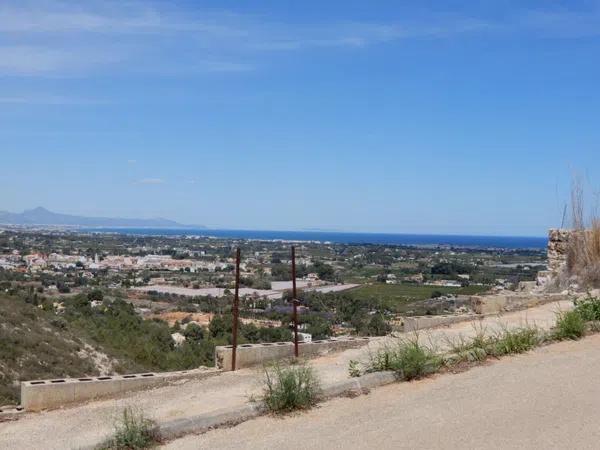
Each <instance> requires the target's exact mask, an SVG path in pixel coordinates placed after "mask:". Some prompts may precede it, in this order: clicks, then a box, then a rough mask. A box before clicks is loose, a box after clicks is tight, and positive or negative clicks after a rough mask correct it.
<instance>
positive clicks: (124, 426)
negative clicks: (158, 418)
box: [101, 408, 158, 450]
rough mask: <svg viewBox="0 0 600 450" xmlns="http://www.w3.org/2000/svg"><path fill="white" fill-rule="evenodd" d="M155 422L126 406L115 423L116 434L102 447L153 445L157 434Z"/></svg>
mask: <svg viewBox="0 0 600 450" xmlns="http://www.w3.org/2000/svg"><path fill="white" fill-rule="evenodd" d="M153 426H154V423H153V422H152V421H150V420H148V419H146V418H145V417H144V415H143V414H142V413H141V412H136V411H134V410H133V409H132V408H125V409H124V410H123V415H122V417H120V419H119V420H118V421H117V423H116V424H115V435H114V436H113V437H112V438H111V439H110V440H109V441H108V442H106V443H105V444H104V445H103V446H102V447H101V448H102V449H103V450H138V449H147V448H151V447H153V446H154V445H155V444H156V443H157V441H158V440H157V436H156V433H155V432H154V429H153Z"/></svg>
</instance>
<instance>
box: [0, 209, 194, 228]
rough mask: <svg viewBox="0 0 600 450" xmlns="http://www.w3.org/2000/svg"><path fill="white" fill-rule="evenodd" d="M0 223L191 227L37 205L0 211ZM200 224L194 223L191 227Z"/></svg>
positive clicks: (158, 220)
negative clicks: (62, 212)
mask: <svg viewBox="0 0 600 450" xmlns="http://www.w3.org/2000/svg"><path fill="white" fill-rule="evenodd" d="M0 224H6V225H57V226H72V227H145V228H191V227H192V226H191V225H182V224H180V223H177V222H175V221H173V220H168V219H162V218H156V219H121V218H110V217H85V216H75V215H71V214H60V213H55V212H52V211H48V210H47V209H46V208H42V207H38V208H34V209H28V210H25V211H23V212H22V213H11V212H8V211H0ZM200 227H201V226H198V225H194V226H193V228H200Z"/></svg>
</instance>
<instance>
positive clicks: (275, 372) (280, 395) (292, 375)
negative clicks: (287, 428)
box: [263, 364, 320, 413]
mask: <svg viewBox="0 0 600 450" xmlns="http://www.w3.org/2000/svg"><path fill="white" fill-rule="evenodd" d="M319 392H320V383H319V380H318V379H317V375H316V373H315V371H314V370H313V369H312V367H309V366H305V365H290V366H286V367H283V366H281V365H279V364H275V365H273V366H272V367H268V368H265V391H264V397H263V400H264V402H265V405H266V406H267V408H269V410H270V411H271V412H275V413H282V412H288V411H292V410H295V409H306V408H310V407H311V406H313V405H314V404H315V403H316V402H317V396H318V395H319Z"/></svg>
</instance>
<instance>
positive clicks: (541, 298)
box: [471, 294, 569, 314]
mask: <svg viewBox="0 0 600 450" xmlns="http://www.w3.org/2000/svg"><path fill="white" fill-rule="evenodd" d="M568 299H569V296H568V295H567V294H521V295H519V294H516V295H515V294H498V295H474V296H473V297H471V307H472V308H473V311H475V313H477V314H498V313H501V312H504V311H516V310H519V309H525V308H531V307H533V306H536V305H541V304H544V303H551V302H558V301H561V300H568Z"/></svg>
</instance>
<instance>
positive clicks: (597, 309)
mask: <svg viewBox="0 0 600 450" xmlns="http://www.w3.org/2000/svg"><path fill="white" fill-rule="evenodd" d="M575 311H577V312H578V313H579V315H580V316H581V318H582V319H583V320H585V321H586V322H595V321H600V298H598V297H588V298H585V299H583V300H575Z"/></svg>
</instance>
